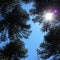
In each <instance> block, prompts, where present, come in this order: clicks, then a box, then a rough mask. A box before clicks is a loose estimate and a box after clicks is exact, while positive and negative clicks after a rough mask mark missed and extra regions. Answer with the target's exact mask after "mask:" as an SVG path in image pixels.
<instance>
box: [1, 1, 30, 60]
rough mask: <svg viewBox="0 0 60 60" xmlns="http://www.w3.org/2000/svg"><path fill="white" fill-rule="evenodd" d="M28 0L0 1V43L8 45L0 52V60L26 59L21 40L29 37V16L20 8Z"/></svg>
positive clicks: (25, 51) (25, 50)
mask: <svg viewBox="0 0 60 60" xmlns="http://www.w3.org/2000/svg"><path fill="white" fill-rule="evenodd" d="M23 2H24V3H28V2H30V1H29V0H0V16H1V18H0V41H3V42H4V41H6V40H8V39H9V41H10V42H9V43H8V44H6V46H4V47H2V49H1V50H0V54H1V56H0V59H1V60H2V59H6V60H12V59H13V60H19V59H21V58H25V57H26V53H27V49H25V46H24V42H22V41H21V39H22V38H26V39H27V38H28V36H29V35H30V32H31V31H30V25H29V24H27V21H29V14H28V13H27V12H26V11H25V10H24V9H23V8H22V7H21V5H22V3H23Z"/></svg>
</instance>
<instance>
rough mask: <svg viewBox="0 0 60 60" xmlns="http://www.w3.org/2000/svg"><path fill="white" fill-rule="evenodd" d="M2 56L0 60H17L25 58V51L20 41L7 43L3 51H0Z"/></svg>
mask: <svg viewBox="0 0 60 60" xmlns="http://www.w3.org/2000/svg"><path fill="white" fill-rule="evenodd" d="M1 53H2V56H0V58H1V59H7V60H12V59H13V60H15V59H17V60H19V58H25V57H26V53H27V49H25V47H24V43H23V42H22V41H19V40H16V41H14V42H10V43H8V44H7V45H6V46H5V47H4V48H3V49H2V52H1Z"/></svg>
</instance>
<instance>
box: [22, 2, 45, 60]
mask: <svg viewBox="0 0 60 60" xmlns="http://www.w3.org/2000/svg"><path fill="white" fill-rule="evenodd" d="M32 5H33V3H29V4H27V5H26V4H23V6H22V7H23V8H24V9H25V10H26V11H27V12H29V9H31V7H32ZM32 18H33V16H30V21H29V22H28V23H29V24H30V25H31V30H32V33H31V35H30V36H29V39H27V40H23V41H24V42H25V46H26V48H27V49H28V53H27V55H28V57H27V58H25V59H22V60H38V56H37V51H36V49H37V48H39V45H40V43H41V42H43V35H44V33H43V32H42V31H41V25H39V23H34V22H32Z"/></svg>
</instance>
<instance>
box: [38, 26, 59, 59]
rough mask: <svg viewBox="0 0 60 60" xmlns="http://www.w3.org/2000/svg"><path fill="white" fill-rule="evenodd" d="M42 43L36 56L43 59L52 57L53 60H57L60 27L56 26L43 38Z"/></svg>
mask: <svg viewBox="0 0 60 60" xmlns="http://www.w3.org/2000/svg"><path fill="white" fill-rule="evenodd" d="M44 38H45V39H44V40H45V41H44V42H43V43H41V45H40V48H43V49H42V50H38V54H39V55H40V56H41V57H42V58H43V59H48V58H50V57H51V56H53V60H59V59H60V57H58V56H60V26H56V27H54V28H52V29H50V31H49V32H48V33H47V34H46V35H45V36H44Z"/></svg>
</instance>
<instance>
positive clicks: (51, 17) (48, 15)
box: [44, 12, 53, 21]
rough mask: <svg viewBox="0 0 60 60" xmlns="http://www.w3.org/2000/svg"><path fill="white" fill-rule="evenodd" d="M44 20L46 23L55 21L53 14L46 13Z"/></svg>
mask: <svg viewBox="0 0 60 60" xmlns="http://www.w3.org/2000/svg"><path fill="white" fill-rule="evenodd" d="M44 18H45V20H46V21H51V20H52V19H53V13H52V12H47V13H45V14H44Z"/></svg>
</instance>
